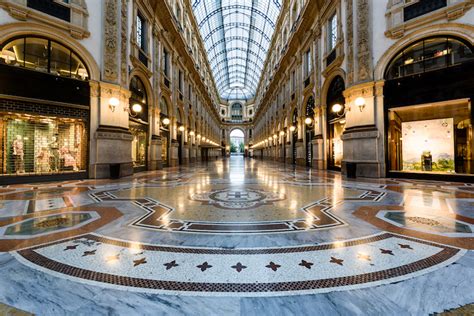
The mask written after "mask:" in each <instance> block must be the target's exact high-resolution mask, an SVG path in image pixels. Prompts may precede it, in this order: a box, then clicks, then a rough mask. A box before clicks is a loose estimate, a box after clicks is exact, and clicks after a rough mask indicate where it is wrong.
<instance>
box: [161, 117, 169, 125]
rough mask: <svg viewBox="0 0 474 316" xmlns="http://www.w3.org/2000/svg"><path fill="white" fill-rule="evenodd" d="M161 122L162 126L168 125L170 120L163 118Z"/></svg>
mask: <svg viewBox="0 0 474 316" xmlns="http://www.w3.org/2000/svg"><path fill="white" fill-rule="evenodd" d="M162 122H163V125H169V124H170V119H169V118H167V117H165V118H164V119H163V121H162Z"/></svg>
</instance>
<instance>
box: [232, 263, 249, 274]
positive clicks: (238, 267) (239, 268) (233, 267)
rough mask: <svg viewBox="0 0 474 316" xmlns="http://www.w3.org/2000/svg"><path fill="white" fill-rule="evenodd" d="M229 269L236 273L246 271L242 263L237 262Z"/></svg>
mask: <svg viewBox="0 0 474 316" xmlns="http://www.w3.org/2000/svg"><path fill="white" fill-rule="evenodd" d="M231 268H232V269H235V270H237V272H240V271H242V270H243V269H246V268H247V266H244V265H242V263H240V262H237V264H236V265H235V266H232V267H231Z"/></svg>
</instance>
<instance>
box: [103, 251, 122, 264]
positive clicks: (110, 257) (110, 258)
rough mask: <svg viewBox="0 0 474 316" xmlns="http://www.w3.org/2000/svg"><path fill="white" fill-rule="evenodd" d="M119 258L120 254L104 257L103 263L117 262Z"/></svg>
mask: <svg viewBox="0 0 474 316" xmlns="http://www.w3.org/2000/svg"><path fill="white" fill-rule="evenodd" d="M119 258H120V254H119V253H118V254H116V255H113V256H108V257H106V258H105V261H107V262H111V261H117V260H119Z"/></svg>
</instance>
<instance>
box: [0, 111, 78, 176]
mask: <svg viewBox="0 0 474 316" xmlns="http://www.w3.org/2000/svg"><path fill="white" fill-rule="evenodd" d="M0 118H1V120H0V131H1V136H0V141H1V144H2V147H3V150H2V153H1V155H2V156H1V160H2V162H1V174H2V175H15V174H16V175H38V174H52V173H67V172H80V171H86V165H87V156H86V153H87V130H86V124H85V122H84V121H83V120H80V119H70V118H57V117H48V116H39V115H28V114H10V113H0Z"/></svg>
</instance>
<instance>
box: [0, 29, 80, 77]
mask: <svg viewBox="0 0 474 316" xmlns="http://www.w3.org/2000/svg"><path fill="white" fill-rule="evenodd" d="M0 51H1V53H0V63H3V64H7V65H10V66H17V67H25V68H28V69H31V70H35V71H40V72H45V73H50V74H53V75H56V76H60V77H68V78H74V79H79V80H88V79H89V72H88V70H87V68H86V67H85V66H84V63H83V62H82V61H81V59H80V58H79V56H77V55H76V54H75V53H74V52H73V51H71V50H70V49H69V48H67V47H66V46H64V45H62V44H60V43H58V42H55V41H52V40H49V39H45V38H39V37H22V38H16V39H13V40H11V41H9V42H7V43H6V44H4V45H3V46H0Z"/></svg>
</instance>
